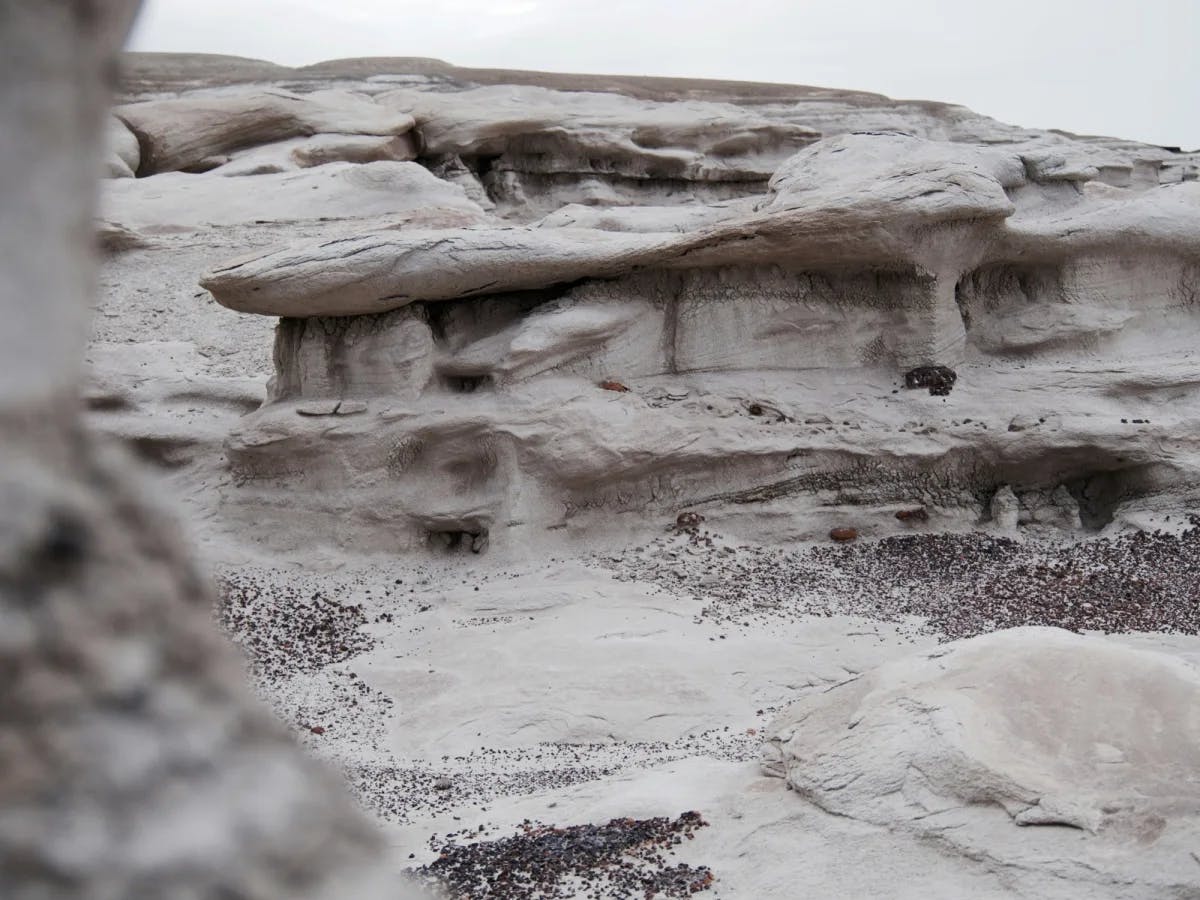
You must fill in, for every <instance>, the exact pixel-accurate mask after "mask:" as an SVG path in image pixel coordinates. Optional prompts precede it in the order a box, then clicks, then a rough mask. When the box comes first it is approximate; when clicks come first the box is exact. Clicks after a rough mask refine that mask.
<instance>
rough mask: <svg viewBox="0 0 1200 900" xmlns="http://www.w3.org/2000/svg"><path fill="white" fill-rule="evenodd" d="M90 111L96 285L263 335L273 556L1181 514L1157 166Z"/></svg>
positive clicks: (1188, 397)
mask: <svg viewBox="0 0 1200 900" xmlns="http://www.w3.org/2000/svg"><path fill="white" fill-rule="evenodd" d="M126 72H127V78H126V90H127V96H126V97H125V98H124V102H122V103H121V105H119V106H118V108H117V110H116V115H117V118H116V119H115V120H114V122H113V123H112V125H111V127H110V132H111V133H112V138H111V140H112V144H113V154H114V156H113V157H112V159H111V160H110V170H111V171H112V173H113V174H114V175H117V176H120V175H125V176H126V177H115V178H113V179H111V180H110V181H109V182H108V189H107V190H106V194H105V209H104V215H105V219H106V222H107V224H106V225H105V229H106V233H108V234H118V235H120V237H121V239H120V240H119V241H117V240H115V239H112V240H110V245H111V246H112V247H114V248H119V247H126V248H146V249H144V250H142V249H131V250H127V251H125V252H130V253H135V252H153V248H154V247H155V246H156V245H165V244H166V243H167V242H171V241H179V242H185V243H186V242H191V243H192V244H194V245H195V246H197V247H199V246H204V247H207V248H208V249H206V250H205V251H204V253H203V255H202V256H201V255H197V256H196V258H195V260H196V261H195V262H194V263H189V266H192V267H193V268H192V271H193V272H195V273H196V274H197V275H198V276H199V282H200V285H201V287H202V288H203V289H204V290H205V291H207V292H208V294H207V295H201V296H205V297H207V296H209V295H211V297H212V298H213V299H215V300H216V301H217V303H219V304H221V305H223V306H225V307H228V308H229V309H231V310H235V311H237V312H238V313H243V314H245V313H250V314H258V315H262V316H269V317H278V318H279V324H278V327H277V328H276V333H275V343H274V351H273V355H272V360H271V365H272V367H273V370H274V377H273V379H272V381H271V384H270V388H269V394H268V402H267V403H266V404H265V405H263V406H262V407H261V408H260V409H258V410H256V411H254V412H253V413H252V414H250V415H248V416H246V417H244V418H242V419H240V420H237V421H236V424H235V425H234V426H233V431H232V434H229V435H228V436H227V439H226V442H225V443H226V454H225V457H224V458H225V459H226V460H227V463H226V464H227V465H228V467H229V470H230V472H231V473H232V474H233V477H234V478H235V479H236V480H237V482H238V484H239V485H240V487H239V489H238V490H236V491H232V492H230V494H229V502H230V504H231V509H234V510H245V514H246V515H248V516H250V517H252V518H253V519H254V520H255V521H256V522H259V523H262V525H263V527H264V529H265V530H266V531H267V532H269V533H270V534H271V535H272V538H271V540H272V541H274V542H279V543H282V544H285V545H287V544H291V545H302V544H303V543H304V542H305V541H306V540H307V539H308V536H309V534H310V533H311V528H309V527H307V526H299V525H298V524H297V523H298V522H299V521H301V520H302V519H303V517H301V518H299V519H298V518H297V517H295V516H293V515H292V512H293V511H294V510H295V509H296V508H297V507H300V508H303V509H305V510H306V512H305V516H310V517H314V518H313V519H311V521H328V522H330V523H336V526H335V527H332V528H331V529H330V530H329V531H328V532H327V533H332V534H336V535H338V537H337V538H336V540H338V541H348V540H353V541H355V542H356V544H357V545H358V546H360V547H380V548H382V547H393V546H430V547H442V546H445V545H446V544H447V541H448V540H449V542H450V543H451V544H453V545H454V546H472V547H476V546H477V547H480V548H483V547H488V548H491V549H498V548H503V547H504V546H506V544H507V545H511V546H515V545H517V544H520V543H521V542H523V541H525V540H528V539H530V538H531V537H532V536H534V535H540V534H542V533H544V532H545V530H546V529H549V528H552V529H554V530H555V533H556V536H567V535H571V534H574V533H576V531H577V530H579V531H583V532H586V530H587V529H588V528H589V527H592V524H596V523H600V522H607V521H610V520H613V521H631V520H630V519H628V518H627V517H628V516H630V515H632V516H636V517H639V518H638V521H639V522H640V521H642V520H643V519H644V517H645V516H646V515H647V514H651V515H653V516H658V515H661V516H663V517H664V520H666V521H673V520H674V518H675V516H676V515H677V514H678V512H679V511H680V510H681V509H688V508H693V507H695V508H697V509H703V510H704V512H705V515H709V516H710V519H711V518H712V517H713V516H716V517H717V518H722V517H724V518H726V519H728V520H729V521H735V520H736V521H737V522H739V523H741V525H742V526H744V527H746V528H747V529H748V533H753V534H755V535H760V536H761V535H762V534H764V533H773V534H780V535H804V536H812V537H818V536H819V537H820V538H821V539H827V535H828V533H829V531H830V529H831V528H833V527H840V526H843V525H845V524H847V522H846V511H847V510H850V511H851V518H852V519H854V522H853V524H854V526H855V528H856V530H857V531H858V532H859V533H860V534H861V535H863V536H864V537H867V538H869V537H871V536H875V535H880V534H889V533H893V532H897V531H898V530H907V529H911V528H919V529H924V530H938V529H939V528H947V527H950V528H962V527H987V528H991V529H994V530H998V531H1002V532H1011V531H1012V530H1014V529H1015V530H1017V531H1020V530H1021V529H1024V528H1034V529H1035V530H1038V529H1043V530H1044V529H1057V530H1062V529H1066V530H1068V531H1072V532H1074V531H1080V530H1084V531H1086V530H1088V529H1092V530H1096V529H1100V528H1103V527H1106V526H1107V525H1108V524H1109V523H1111V522H1113V521H1114V520H1117V519H1120V518H1121V517H1122V516H1127V515H1128V516H1138V515H1141V512H1139V511H1140V510H1144V509H1145V508H1147V504H1149V505H1150V507H1153V508H1157V504H1160V503H1168V502H1174V500H1169V499H1168V498H1176V497H1179V496H1191V494H1192V492H1193V491H1194V490H1195V488H1196V485H1200V466H1198V465H1197V462H1198V459H1200V457H1197V456H1196V451H1197V441H1198V440H1200V438H1198V437H1197V435H1200V429H1198V428H1197V426H1198V425H1200V419H1198V414H1197V412H1196V410H1197V408H1198V406H1197V404H1196V403H1195V402H1194V401H1195V400H1196V399H1197V395H1196V391H1197V381H1196V379H1194V378H1193V377H1192V375H1191V374H1190V372H1191V371H1192V368H1193V353H1194V349H1193V348H1194V345H1195V337H1196V334H1197V326H1198V324H1200V323H1198V319H1197V315H1198V310H1200V306H1198V305H1197V297H1198V296H1200V182H1197V181H1196V173H1197V169H1196V156H1195V155H1194V154H1188V153H1180V152H1176V151H1174V150H1172V149H1169V148H1162V147H1156V146H1151V145H1146V144H1139V143H1136V142H1133V141H1127V140H1121V139H1115V138H1084V137H1077V136H1072V135H1067V134H1064V133H1060V132H1049V131H1037V130H1032V129H1023V128H1019V127H1015V126H1011V125H1005V124H1003V123H1000V122H996V121H994V120H992V119H988V118H986V117H983V116H979V115H977V114H975V113H973V112H971V111H970V110H966V109H964V108H962V107H957V106H951V105H948V104H938V103H931V102H925V101H896V100H891V99H889V98H886V97H882V96H879V95H874V94H866V93H861V92H852V91H838V90H832V89H826V88H812V87H796V86H787V85H745V84H736V83H731V82H699V81H687V80H677V79H666V80H662V79H635V78H623V77H616V78H607V77H604V76H565V75H551V74H545V73H513V72H489V71H486V70H463V69H456V68H454V67H452V66H448V65H446V64H444V63H439V62H436V61H430V60H382V59H381V60H351V61H340V62H335V63H329V64H322V65H320V66H316V67H309V68H307V69H302V70H291V69H282V68H279V67H272V66H270V65H269V64H264V63H256V62H254V61H245V60H241V61H239V60H230V59H224V60H218V59H210V58H204V57H171V56H164V57H154V56H151V57H138V56H136V55H135V56H133V57H130V58H129V59H128V60H127V61H126ZM130 133H132V134H135V135H136V136H137V141H136V142H135V143H137V144H138V147H137V148H134V147H133V146H132V145H131V144H130ZM135 149H136V150H137V151H138V152H136V153H135V152H134V150H135ZM135 169H136V171H137V173H138V174H139V175H140V176H142V177H138V178H131V177H128V175H129V174H130V172H131V171H132V170H135ZM183 169H187V170H188V171H186V172H185V171H180V170H183ZM175 236H178V237H175ZM210 236H211V237H210ZM217 243H219V244H220V245H221V247H222V248H223V249H221V250H217V249H213V248H214V246H215V244H217ZM231 321H232V320H231ZM248 321H249V320H245V319H244V320H243V323H244V324H243V326H242V330H243V333H244V331H245V329H247V328H249V327H250V326H249V325H248V324H245V323H247V322H248ZM256 333H259V332H256ZM230 339H231V340H233V336H232V335H231V338H230ZM260 340H261V339H260ZM260 352H261V351H260ZM922 368H928V369H930V370H931V371H934V370H936V371H944V370H948V374H946V375H945V377H943V379H942V380H943V381H944V382H945V384H946V385H947V386H948V387H946V388H943V389H940V390H938V391H936V392H934V393H933V394H932V395H931V394H930V392H929V390H928V389H921V390H915V389H912V388H911V387H909V386H908V385H911V384H916V383H918V382H919V381H920V379H914V378H911V377H908V378H906V373H911V372H913V371H914V370H918V369H922ZM605 383H617V384H620V385H622V386H623V387H625V388H627V390H625V391H622V392H612V391H605V390H603V389H602V388H601V387H600V385H602V384H605ZM939 383H940V382H939ZM1167 398H1171V403H1170V404H1169V405H1167V404H1166V399H1167ZM331 421H332V422H334V423H336V424H332V425H331ZM206 439H207V438H206ZM172 452H175V451H172ZM715 473H720V474H719V477H718V476H717V475H716V474H715ZM304 484H319V485H321V490H320V491H317V492H313V491H307V490H303V489H301V485H304ZM917 507H920V508H923V509H927V510H928V511H929V512H928V516H927V518H925V519H922V520H920V522H918V523H913V522H910V521H907V520H899V519H897V518H895V516H894V515H893V514H894V513H895V512H896V511H897V510H903V509H912V508H917ZM722 510H723V511H724V512H722ZM238 514H240V513H238ZM589 523H592V524H589ZM447 535H451V538H450V539H448V538H447ZM454 535H458V536H459V538H457V539H456V538H454V537H453V536H454ZM461 535H469V536H470V539H469V540H466V541H463V540H461ZM484 535H488V537H487V538H486V539H485V538H484V537H483V536H484Z"/></svg>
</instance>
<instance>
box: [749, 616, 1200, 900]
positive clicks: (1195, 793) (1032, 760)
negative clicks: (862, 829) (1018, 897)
mask: <svg viewBox="0 0 1200 900" xmlns="http://www.w3.org/2000/svg"><path fill="white" fill-rule="evenodd" d="M1198 702H1200V671H1197V670H1196V669H1195V668H1194V667H1193V666H1191V665H1188V664H1186V663H1183V662H1180V661H1179V660H1178V659H1176V658H1174V657H1171V656H1168V655H1165V654H1160V653H1155V652H1150V651H1145V650H1132V649H1129V648H1126V647H1122V646H1120V645H1118V644H1115V643H1113V642H1111V641H1110V640H1108V639H1105V638H1101V637H1081V636H1079V635H1073V634H1070V633H1069V632H1064V631H1060V630H1058V629H1051V628H1017V629H1011V630H1009V631H1003V632H997V633H995V634H991V635H986V636H983V637H978V638H971V639H969V640H966V641H961V642H957V643H954V644H947V645H944V646H943V647H940V648H938V649H937V650H935V651H933V652H926V653H920V654H918V655H915V656H912V657H909V658H907V659H902V660H899V661H896V662H893V663H889V664H888V665H886V666H883V667H881V668H879V669H877V670H874V671H872V672H870V673H868V674H866V675H863V676H861V677H858V678H854V679H851V680H849V681H847V682H844V683H842V684H840V685H837V686H836V687H833V688H832V689H830V690H827V691H824V692H822V693H819V694H816V695H813V696H811V697H809V698H807V699H805V700H803V701H801V702H799V703H797V704H795V705H793V706H792V707H790V708H789V709H788V710H787V711H785V712H784V713H783V714H782V715H781V716H780V717H779V719H778V720H777V721H776V722H775V724H774V725H772V727H771V730H770V731H769V732H768V734H767V740H766V744H765V745H764V768H765V769H766V770H767V771H768V773H769V774H774V775H779V776H781V777H784V778H786V779H787V782H788V785H789V786H790V787H791V788H792V789H794V790H795V791H796V792H797V793H798V794H799V795H800V796H801V797H803V798H804V799H806V800H808V801H810V802H812V803H815V804H817V805H818V806H820V807H822V808H824V809H827V810H829V811H830V812H833V813H836V814H838V815H842V816H848V817H852V818H855V819H860V820H863V821H866V822H871V823H875V824H879V825H884V826H887V827H889V828H894V829H903V830H908V831H913V832H917V833H919V834H920V835H921V836H922V837H923V838H926V839H928V840H933V841H938V842H945V843H948V844H950V845H953V846H956V847H958V848H959V849H960V850H962V851H965V852H966V853H968V854H970V853H972V852H982V853H986V854H988V855H989V856H991V857H992V858H993V859H994V860H996V861H997V862H998V863H1000V864H1001V865H1007V866H1010V867H1012V868H1013V869H1014V870H1016V872H1017V873H1018V874H1017V875H1016V880H1017V882H1018V883H1021V882H1025V883H1026V884H1029V883H1030V882H1032V881H1036V880H1038V879H1044V880H1047V876H1050V878H1049V879H1048V880H1052V879H1053V875H1051V873H1055V872H1056V870H1057V873H1056V874H1057V875H1059V876H1061V877H1063V878H1067V879H1070V880H1071V881H1073V882H1074V885H1073V889H1075V890H1079V889H1081V888H1082V885H1083V884H1085V883H1088V882H1092V883H1094V884H1095V885H1096V888H1097V889H1099V890H1105V891H1107V890H1111V889H1112V887H1114V886H1117V885H1119V886H1120V887H1121V890H1122V893H1121V896H1124V897H1131V898H1132V897H1147V898H1149V897H1190V896H1194V893H1195V886H1196V883H1197V879H1196V861H1195V858H1194V854H1193V853H1192V848H1193V847H1194V845H1195V841H1196V836H1197V830H1198V829H1200V787H1198V786H1197V783H1196V780H1195V778H1194V776H1193V775H1192V774H1190V773H1193V772H1194V771H1195V770H1196V767H1197V765H1200V758H1198V756H1197V747H1198V746H1200V731H1198V728H1200V725H1198V723H1197V720H1196V718H1195V716H1193V715H1191V714H1190V713H1188V712H1187V711H1188V710H1193V709H1195V708H1196V707H1197V703H1198ZM1034 825H1063V826H1068V827H1067V828H1065V829H1061V828H1060V829H1046V830H1039V831H1038V832H1037V834H1036V835H1034V834H1032V833H1030V832H1025V834H1024V835H1018V834H1016V831H1017V829H1016V826H1034ZM1076 829H1077V830H1076ZM1056 857H1057V858H1058V861H1057V862H1053V861H1050V860H1054V859H1055V858H1056ZM1035 860H1036V862H1035ZM1022 868H1024V869H1025V870H1026V871H1025V872H1023V873H1022V872H1021V869H1022ZM1047 890H1049V891H1051V892H1055V893H1050V894H1043V896H1057V892H1056V890H1057V889H1056V888H1054V887H1050V888H1047Z"/></svg>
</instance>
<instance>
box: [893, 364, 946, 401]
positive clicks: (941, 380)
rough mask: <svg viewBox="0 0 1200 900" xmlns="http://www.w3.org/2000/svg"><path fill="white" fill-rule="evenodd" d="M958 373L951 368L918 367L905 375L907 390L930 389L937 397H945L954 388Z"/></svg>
mask: <svg viewBox="0 0 1200 900" xmlns="http://www.w3.org/2000/svg"><path fill="white" fill-rule="evenodd" d="M956 381H958V373H956V372H955V371H954V370H953V369H951V368H950V367H949V366H918V367H917V368H915V369H910V370H909V371H907V372H905V373H904V386H905V387H906V388H909V389H910V390H911V389H915V388H929V393H930V394H932V395H933V396H935V397H943V396H945V395H947V394H949V393H950V391H951V390H953V388H954V383H955V382H956Z"/></svg>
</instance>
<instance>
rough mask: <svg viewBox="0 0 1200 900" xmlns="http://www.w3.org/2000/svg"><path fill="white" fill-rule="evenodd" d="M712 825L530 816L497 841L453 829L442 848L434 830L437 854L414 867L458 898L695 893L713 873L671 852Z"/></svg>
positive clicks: (687, 819)
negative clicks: (570, 821)
mask: <svg viewBox="0 0 1200 900" xmlns="http://www.w3.org/2000/svg"><path fill="white" fill-rule="evenodd" d="M707 824H708V823H707V822H705V821H704V819H703V817H702V816H701V815H700V813H698V812H685V813H683V814H682V815H681V816H679V818H677V819H674V820H672V819H668V818H666V817H661V818H654V819H613V820H611V821H610V822H608V823H606V824H604V825H571V826H567V827H557V826H554V825H544V824H541V823H535V822H530V821H528V820H526V822H525V823H524V824H523V825H522V827H521V829H520V830H519V831H518V832H517V833H516V834H515V835H512V836H510V837H505V838H500V839H497V840H486V841H475V842H472V843H459V839H461V838H472V837H476V836H478V835H479V834H481V833H483V831H482V829H481V830H480V832H463V833H460V834H451V835H447V836H446V841H445V843H442V844H441V845H440V846H439V843H438V840H437V836H436V835H435V836H434V838H433V839H432V840H431V841H430V848H431V849H433V850H437V851H438V858H437V859H436V860H434V861H433V862H432V863H430V864H428V865H425V866H421V867H420V868H416V869H410V870H409V872H410V873H411V875H412V877H413V878H414V879H416V880H417V881H418V882H419V883H421V884H423V885H424V886H425V887H427V888H432V889H434V890H435V891H436V892H437V893H438V894H439V895H440V896H442V897H446V898H454V900H476V898H503V900H549V898H570V897H585V898H595V900H601V898H603V900H623V898H638V900H643V898H644V900H650V898H654V897H690V896H692V895H693V894H698V893H700V892H701V891H705V890H708V889H709V887H711V886H712V883H713V881H714V877H713V873H712V871H711V870H710V869H709V868H708V867H707V866H694V865H689V864H687V863H678V862H676V863H672V862H670V861H669V860H668V857H670V856H672V855H674V848H675V847H677V846H679V845H680V844H682V843H683V842H684V841H685V840H691V838H692V837H693V834H694V832H695V831H696V829H698V828H703V827H705V826H706V825H707Z"/></svg>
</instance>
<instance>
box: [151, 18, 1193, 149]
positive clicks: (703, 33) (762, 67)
mask: <svg viewBox="0 0 1200 900" xmlns="http://www.w3.org/2000/svg"><path fill="white" fill-rule="evenodd" d="M131 46H132V48H133V49H136V50H169V51H193V52H205V53H231V54H235V55H238V56H250V57H255V58H258V59H268V60H271V61H273V62H278V63H284V64H287V65H303V64H306V63H312V62H319V61H321V60H325V59H337V58H340V57H348V56H432V57H437V58H439V59H443V60H446V61H447V62H451V63H455V64H457V65H462V66H487V67H497V68H510V69H541V70H547V71H556V72H595V73H615V74H642V75H681V76H693V77H701V78H733V79H744V80H753V81H779V82H789V83H794V84H814V85H825V86H829V87H839V88H857V89H861V90H869V91H878V92H880V93H884V94H889V95H891V96H893V97H900V98H920V99H925V100H946V101H950V102H954V103H962V104H964V105H966V106H969V107H971V108H972V109H974V110H976V111H977V112H981V113H985V114H987V115H990V116H994V117H995V118H998V119H1001V120H1003V121H1006V122H1012V123H1014V124H1018V125H1026V126H1031V127H1044V128H1063V129H1066V130H1069V131H1076V132H1080V133H1085V134H1108V135H1116V136H1119V137H1127V138H1135V139H1138V140H1143V141H1150V142H1153V143H1159V144H1168V145H1171V144H1177V145H1183V146H1184V147H1186V148H1200V0H996V2H981V0H657V2H656V0H419V2H418V0H146V2H145V8H144V9H143V11H142V15H141V18H140V20H139V22H138V25H137V27H136V29H135V31H134V34H133V36H132V39H131Z"/></svg>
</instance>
